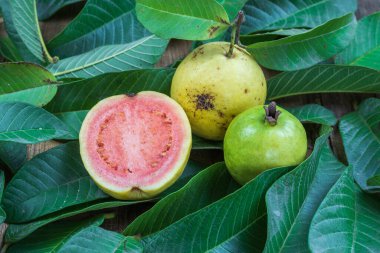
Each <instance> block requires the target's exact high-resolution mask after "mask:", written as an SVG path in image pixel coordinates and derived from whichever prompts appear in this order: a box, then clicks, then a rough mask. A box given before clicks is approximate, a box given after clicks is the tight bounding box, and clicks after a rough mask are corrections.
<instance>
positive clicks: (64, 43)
mask: <svg viewBox="0 0 380 253" xmlns="http://www.w3.org/2000/svg"><path fill="white" fill-rule="evenodd" d="M132 12H133V9H132V10H130V11H128V12H124V13H121V15H119V16H117V17H114V18H113V19H112V20H109V21H108V22H106V23H103V24H102V25H100V26H97V27H95V28H94V29H92V30H91V31H88V32H87V31H86V32H87V33H85V34H82V35H81V36H79V37H75V39H72V40H69V41H67V40H62V41H63V43H60V44H57V45H56V46H54V47H52V48H51V49H52V50H54V49H56V48H60V47H63V46H65V45H70V44H73V43H75V42H77V41H78V40H80V39H82V38H83V37H87V36H89V34H91V33H94V32H96V31H97V30H99V29H100V28H102V27H105V26H107V25H109V24H110V23H113V22H115V21H116V20H119V19H122V18H124V17H125V16H127V15H129V14H130V13H132ZM73 21H75V20H73ZM63 32H64V31H62V32H61V33H60V34H58V35H57V37H55V38H53V39H52V40H51V41H50V42H49V44H50V43H53V42H54V40H56V39H57V38H59V36H62V35H61V34H63Z"/></svg>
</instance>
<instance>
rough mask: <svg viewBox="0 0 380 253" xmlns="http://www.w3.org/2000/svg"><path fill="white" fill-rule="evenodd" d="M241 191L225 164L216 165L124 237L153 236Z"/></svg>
mask: <svg viewBox="0 0 380 253" xmlns="http://www.w3.org/2000/svg"><path fill="white" fill-rule="evenodd" d="M237 188H238V185H237V184H236V182H235V181H234V180H233V179H232V178H231V176H230V175H229V174H228V171H227V169H226V166H225V164H224V163H217V164H214V165H212V166H210V167H209V168H207V169H205V170H204V171H202V172H200V173H199V174H198V175H197V176H195V177H194V178H192V179H191V180H190V181H189V182H188V183H187V184H186V185H185V186H184V187H183V188H181V189H180V190H179V191H177V192H174V193H172V194H170V195H169V196H167V197H165V198H163V199H162V200H161V201H159V202H158V203H157V204H156V205H155V206H154V207H153V208H151V209H150V210H149V211H147V212H145V213H144V214H142V215H140V216H139V217H138V218H137V219H135V220H134V221H133V222H132V223H131V224H130V225H129V226H128V227H127V228H126V229H125V230H124V232H123V233H124V234H125V235H137V234H139V235H141V236H146V235H149V234H152V233H154V232H157V231H159V230H162V229H164V228H165V227H167V226H169V225H170V224H172V223H174V222H176V221H178V220H180V219H182V218H183V217H185V216H186V215H189V214H191V213H194V212H196V211H198V210H200V209H202V208H203V207H205V206H207V205H210V204H211V203H213V202H214V201H216V200H219V199H221V198H223V197H225V196H226V195H228V194H229V193H231V192H233V191H234V190H236V189H237ZM185 207H186V208H185ZM157 217H160V219H157Z"/></svg>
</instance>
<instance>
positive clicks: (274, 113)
mask: <svg viewBox="0 0 380 253" xmlns="http://www.w3.org/2000/svg"><path fill="white" fill-rule="evenodd" d="M276 106H277V104H276V102H274V101H272V102H270V104H269V105H268V106H265V105H264V110H265V120H266V121H267V122H268V123H269V125H271V126H275V125H276V124H277V120H278V117H279V116H280V114H281V111H279V110H277V108H276Z"/></svg>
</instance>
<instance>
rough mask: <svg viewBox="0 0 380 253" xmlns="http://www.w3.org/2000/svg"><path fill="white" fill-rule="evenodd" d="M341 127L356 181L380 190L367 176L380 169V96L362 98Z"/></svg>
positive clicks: (362, 185) (364, 186)
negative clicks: (368, 181) (370, 183)
mask: <svg viewBox="0 0 380 253" xmlns="http://www.w3.org/2000/svg"><path fill="white" fill-rule="evenodd" d="M339 130H340V134H341V136H342V139H343V144H344V150H345V152H346V156H347V160H348V162H349V164H350V165H352V167H353V171H354V178H355V180H356V182H357V183H358V184H359V185H360V187H361V188H362V189H364V190H368V191H376V192H379V191H380V186H379V185H374V186H369V185H367V180H368V179H369V178H371V177H373V176H375V175H377V174H379V173H380V99H378V98H369V99H367V100H365V101H364V102H362V103H361V104H360V106H359V108H358V110H357V111H356V112H353V113H350V114H348V115H345V116H344V117H343V118H342V119H341V121H340V124H339Z"/></svg>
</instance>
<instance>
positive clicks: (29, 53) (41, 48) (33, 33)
mask: <svg viewBox="0 0 380 253" xmlns="http://www.w3.org/2000/svg"><path fill="white" fill-rule="evenodd" d="M1 3H2V7H1V8H2V12H3V15H4V23H5V28H6V30H7V32H8V35H9V37H10V38H11V39H12V41H13V43H15V45H16V47H17V49H18V50H19V52H20V55H21V56H22V58H23V59H24V60H25V61H29V62H35V63H40V64H44V63H47V62H53V59H52V58H51V56H50V55H49V52H48V51H47V49H46V46H45V43H44V41H43V38H42V35H41V30H40V27H39V23H38V17H37V8H36V1H35V0H17V1H13V0H2V2H1Z"/></svg>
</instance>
